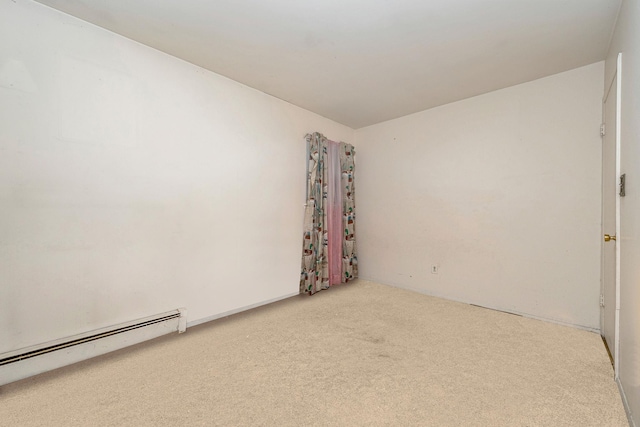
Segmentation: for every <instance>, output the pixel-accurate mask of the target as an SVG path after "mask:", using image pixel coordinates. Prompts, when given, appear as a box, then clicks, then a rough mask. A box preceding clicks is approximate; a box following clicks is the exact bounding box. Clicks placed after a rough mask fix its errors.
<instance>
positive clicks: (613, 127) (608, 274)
mask: <svg viewBox="0 0 640 427" xmlns="http://www.w3.org/2000/svg"><path fill="white" fill-rule="evenodd" d="M619 83H620V57H618V70H617V72H616V74H615V76H614V78H613V81H612V82H611V84H610V85H609V86H608V88H607V91H606V93H605V96H604V104H603V116H604V120H603V121H604V136H603V138H602V232H603V246H602V295H603V297H604V301H603V304H601V305H602V308H601V325H600V326H601V331H602V336H603V337H604V339H605V341H606V343H607V347H609V351H610V352H611V357H612V359H613V364H614V371H615V373H616V375H617V371H618V369H617V366H618V364H617V360H618V341H617V339H618V309H619V288H618V276H619V272H620V270H619V248H620V241H619V239H618V238H617V237H618V236H617V235H618V234H619V233H618V231H619V222H620V221H619V218H620V217H619V212H620V210H619V197H620V196H619V194H618V193H619V191H620V188H619V176H620V138H619V134H618V133H619V129H618V128H619V117H620V111H619V110H620V103H619V99H618V95H619V94H618V90H619Z"/></svg>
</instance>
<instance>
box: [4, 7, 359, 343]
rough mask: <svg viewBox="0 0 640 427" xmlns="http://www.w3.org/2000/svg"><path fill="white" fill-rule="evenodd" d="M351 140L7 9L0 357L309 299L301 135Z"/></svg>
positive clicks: (197, 75)
mask: <svg viewBox="0 0 640 427" xmlns="http://www.w3.org/2000/svg"><path fill="white" fill-rule="evenodd" d="M309 131H320V132H323V133H325V135H327V136H328V137H330V138H332V139H336V140H345V141H349V142H351V141H352V139H353V131H352V130H351V129H349V128H347V127H345V126H342V125H339V124H337V123H335V122H332V121H330V120H327V119H324V118H322V117H320V116H318V115H316V114H312V113H310V112H308V111H305V110H302V109H300V108H297V107H294V106H292V105H290V104H288V103H286V102H283V101H280V100H278V99H275V98H273V97H270V96H268V95H265V94H263V93H260V92H258V91H255V90H253V89H250V88H248V87H246V86H243V85H241V84H239V83H237V82H234V81H231V80H229V79H226V78H224V77H221V76H219V75H216V74H213V73H211V72H209V71H206V70H203V69H201V68H198V67H196V66H193V65H191V64H189V63H186V62H183V61H180V60H177V59H175V58H173V57H170V56H168V55H166V54H164V53H161V52H158V51H155V50H153V49H150V48H148V47H145V46H143V45H140V44H138V43H135V42H133V41H130V40H128V39H125V38H123V37H120V36H117V35H115V34H113V33H110V32H108V31H105V30H103V29H100V28H98V27H95V26H93V25H91V24H88V23H86V22H83V21H80V20H78V19H75V18H72V17H70V16H67V15H64V14H62V13H60V12H57V11H55V10H52V9H49V8H47V7H45V6H42V5H40V4H38V3H34V2H31V1H27V0H17V1H10V0H1V1H0V213H1V220H0V353H2V352H4V351H8V350H14V349H18V348H22V347H25V346H29V345H34V344H39V343H42V342H46V341H49V340H52V339H57V338H63V337H65V336H69V335H72V334H76V333H80V332H84V331H87V330H92V329H95V328H98V327H103V326H109V325H112V324H115V323H118V322H122V321H127V320H132V319H136V318H139V317H143V316H147V315H152V314H155V313H159V312H163V311H166V310H170V309H175V308H178V307H186V308H187V309H188V313H189V318H188V320H189V321H190V322H194V321H198V320H202V319H206V318H208V317H212V316H216V315H219V314H221V313H225V312H228V311H232V310H237V309H239V308H242V307H246V306H249V305H253V304H260V303H263V302H265V301H269V300H272V299H277V298H282V297H284V296H288V295H291V294H295V293H297V291H298V282H299V274H300V271H299V270H300V261H299V259H300V250H301V246H300V245H301V238H300V233H301V230H302V214H303V208H302V204H303V202H304V173H305V170H304V168H305V165H304V156H305V144H304V142H303V137H304V135H305V133H307V132H309Z"/></svg>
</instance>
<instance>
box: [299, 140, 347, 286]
mask: <svg viewBox="0 0 640 427" xmlns="http://www.w3.org/2000/svg"><path fill="white" fill-rule="evenodd" d="M306 141H307V147H308V157H307V162H308V169H307V203H306V205H305V206H306V207H305V214H304V231H303V254H302V269H301V270H302V271H301V274H300V292H304V293H309V294H314V293H316V292H317V291H320V290H322V289H327V288H329V286H331V285H333V284H336V283H345V282H348V281H350V280H353V279H355V278H357V277H358V265H357V263H358V260H357V252H356V244H355V195H354V193H355V180H354V174H355V161H354V159H355V151H354V148H353V146H352V145H350V144H346V143H344V142H340V143H336V142H333V141H329V140H328V139H327V138H325V137H324V136H323V135H322V134H320V133H318V132H316V133H313V134H308V135H307V136H306Z"/></svg>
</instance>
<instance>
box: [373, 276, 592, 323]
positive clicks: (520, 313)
mask: <svg viewBox="0 0 640 427" xmlns="http://www.w3.org/2000/svg"><path fill="white" fill-rule="evenodd" d="M360 280H366V281H368V282H373V283H380V284H381V285H387V286H391V287H393V288H398V289H404V290H407V291H413V292H418V293H419V294H423V295H428V296H430V297H435V298H442V299H445V300H449V301H455V302H461V303H463V304H469V305H474V306H476V307H481V308H488V309H490V310H496V311H502V312H504V313H509V314H516V315H518V316H522V317H526V318H528V319H534V320H541V321H543V322H549V323H555V324H556V325H562V326H569V327H571V328H575V329H582V330H584V331H589V332H595V333H597V334H600V328H594V327H592V326H585V325H579V324H575V323H568V322H564V321H562V320H556V319H550V318H547V317H541V316H536V315H533V314H530V313H523V312H519V311H515V310H508V309H504V308H501V307H495V306H491V305H486V304H478V303H477V302H474V301H469V300H464V299H459V298H452V297H450V296H446V295H439V294H435V293H433V292H428V291H425V290H423V289H417V288H412V287H409V286H402V285H397V284H394V283H386V282H383V281H380V280H376V279H368V278H365V277H360Z"/></svg>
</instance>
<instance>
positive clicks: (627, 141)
mask: <svg viewBox="0 0 640 427" xmlns="http://www.w3.org/2000/svg"><path fill="white" fill-rule="evenodd" d="M618 52H622V79H621V81H622V93H621V101H622V109H621V111H622V121H621V129H620V130H621V135H620V141H621V160H622V162H621V171H622V173H626V174H627V189H626V196H625V197H623V198H621V200H620V209H621V211H620V234H621V235H620V236H619V237H618V242H619V243H620V251H621V257H620V264H621V265H620V268H621V272H620V273H621V274H620V365H619V375H620V384H621V386H622V389H623V390H624V394H625V395H626V398H627V402H628V407H629V409H630V410H631V413H632V416H633V419H634V421H635V423H636V425H640V262H639V261H640V192H639V191H638V188H639V187H640V172H639V171H640V1H638V0H623V2H622V7H621V10H620V14H619V16H618V23H617V26H616V30H615V33H614V37H613V40H612V43H611V46H610V48H609V54H608V56H607V61H606V72H605V85H608V83H609V82H610V81H611V79H612V78H613V75H614V73H615V69H616V58H617V56H618Z"/></svg>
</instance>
